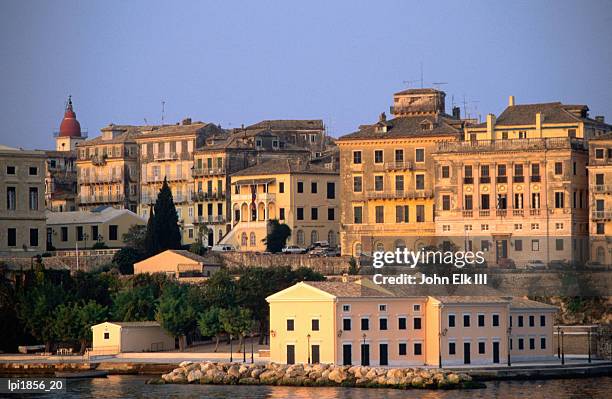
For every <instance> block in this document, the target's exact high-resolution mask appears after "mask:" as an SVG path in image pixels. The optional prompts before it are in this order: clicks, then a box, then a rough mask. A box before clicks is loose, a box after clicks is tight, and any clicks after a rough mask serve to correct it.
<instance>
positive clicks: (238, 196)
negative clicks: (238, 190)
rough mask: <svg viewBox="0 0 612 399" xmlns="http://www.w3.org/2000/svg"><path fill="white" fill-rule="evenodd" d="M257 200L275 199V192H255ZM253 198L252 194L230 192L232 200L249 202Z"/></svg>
mask: <svg viewBox="0 0 612 399" xmlns="http://www.w3.org/2000/svg"><path fill="white" fill-rule="evenodd" d="M255 198H256V200H257V201H275V200H276V194H274V193H257V194H256V197H255ZM252 200H253V195H252V194H232V201H247V202H251V201H252Z"/></svg>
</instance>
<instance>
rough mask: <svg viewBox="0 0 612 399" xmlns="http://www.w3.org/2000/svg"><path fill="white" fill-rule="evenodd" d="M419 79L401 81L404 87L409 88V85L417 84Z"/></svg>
mask: <svg viewBox="0 0 612 399" xmlns="http://www.w3.org/2000/svg"><path fill="white" fill-rule="evenodd" d="M418 81H419V79H417V80H403V81H402V83H403V84H405V85H406V86H408V87H410V85H411V84H413V83H415V82H418Z"/></svg>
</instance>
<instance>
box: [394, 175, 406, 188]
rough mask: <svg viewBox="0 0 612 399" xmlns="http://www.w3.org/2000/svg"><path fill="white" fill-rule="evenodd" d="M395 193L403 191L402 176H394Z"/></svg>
mask: <svg viewBox="0 0 612 399" xmlns="http://www.w3.org/2000/svg"><path fill="white" fill-rule="evenodd" d="M395 191H404V176H402V175H397V176H395Z"/></svg>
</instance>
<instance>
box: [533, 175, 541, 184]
mask: <svg viewBox="0 0 612 399" xmlns="http://www.w3.org/2000/svg"><path fill="white" fill-rule="evenodd" d="M541 180H542V178H541V177H540V176H531V182H532V183H539V182H540V181H541Z"/></svg>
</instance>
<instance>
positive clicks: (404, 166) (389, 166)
mask: <svg viewBox="0 0 612 399" xmlns="http://www.w3.org/2000/svg"><path fill="white" fill-rule="evenodd" d="M385 169H386V170H411V169H412V162H410V161H396V162H387V163H386V164H385Z"/></svg>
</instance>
